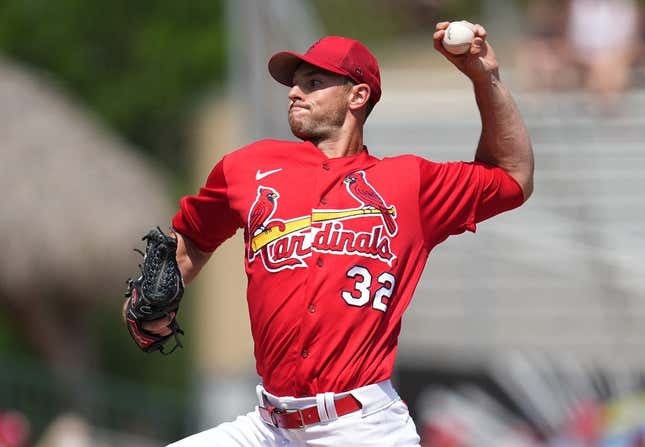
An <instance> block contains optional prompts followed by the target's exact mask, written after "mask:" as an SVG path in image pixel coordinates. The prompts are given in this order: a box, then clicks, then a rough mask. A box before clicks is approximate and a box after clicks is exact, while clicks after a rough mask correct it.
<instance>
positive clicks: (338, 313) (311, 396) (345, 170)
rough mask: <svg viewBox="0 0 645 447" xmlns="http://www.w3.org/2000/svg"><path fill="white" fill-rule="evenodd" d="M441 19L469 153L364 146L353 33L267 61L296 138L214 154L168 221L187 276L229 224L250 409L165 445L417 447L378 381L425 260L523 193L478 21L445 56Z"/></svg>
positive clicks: (370, 89) (523, 152) (370, 100)
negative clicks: (392, 153) (475, 124)
mask: <svg viewBox="0 0 645 447" xmlns="http://www.w3.org/2000/svg"><path fill="white" fill-rule="evenodd" d="M447 26H448V22H444V23H439V24H437V29H436V32H435V34H434V47H435V49H436V50H437V51H439V52H440V53H441V54H443V55H444V56H445V57H446V58H447V59H448V60H449V61H450V62H452V63H453V64H454V65H455V66H456V67H457V68H458V69H459V70H461V71H462V72H463V73H464V74H465V75H466V76H467V77H468V78H470V80H471V81H472V83H473V86H474V91H475V97H476V99H477V104H478V107H479V110H480V112H481V118H482V133H481V138H480V141H479V145H478V146H477V150H476V153H475V158H474V161H472V162H451V163H435V162H432V161H430V160H426V159H423V158H421V157H418V156H415V155H403V156H396V157H391V158H384V159H379V158H376V157H374V156H372V155H371V154H370V152H369V150H368V148H367V147H365V146H364V145H363V125H364V123H365V120H366V119H367V117H368V115H369V114H370V112H371V110H372V108H373V107H374V106H375V105H376V104H377V103H378V101H379V98H380V97H381V80H380V74H379V67H378V62H377V60H376V58H375V57H374V56H373V55H372V54H371V53H370V51H369V50H368V49H367V48H366V47H365V46H364V45H363V44H361V43H360V42H358V41H356V40H351V39H348V38H344V37H333V36H332V37H325V38H323V39H321V40H319V41H318V42H316V43H315V44H314V45H313V46H311V48H309V49H308V50H307V52H306V53H305V54H296V53H293V52H288V51H283V52H279V53H277V54H275V55H273V56H272V57H271V59H270V60H269V64H268V68H269V73H270V74H271V76H272V77H273V78H275V80H277V81H278V82H279V83H281V84H284V85H286V86H288V87H289V88H290V90H289V93H288V97H289V101H290V103H289V109H288V120H289V125H290V127H291V130H292V132H293V134H294V135H295V136H296V137H297V138H298V139H299V140H301V141H297V142H296V141H278V140H263V141H258V142H255V143H252V144H250V145H248V146H246V147H243V148H241V149H239V150H236V151H234V152H232V153H229V154H228V155H226V156H225V157H224V158H223V159H222V160H221V161H219V162H218V163H217V164H216V165H215V167H214V168H213V169H212V171H211V173H210V175H209V176H208V179H207V180H206V183H205V185H204V186H203V187H202V188H201V189H200V191H199V193H198V194H197V195H193V196H188V197H184V198H183V199H182V200H181V205H180V210H179V211H178V212H177V214H176V215H175V216H174V218H173V220H172V227H173V229H174V231H175V232H176V237H177V239H178V246H177V262H178V264H179V268H180V270H181V273H182V275H183V278H184V281H185V283H186V284H188V283H190V282H191V280H192V279H193V278H194V277H195V276H196V275H197V274H198V272H199V271H200V269H201V268H202V267H203V266H204V264H205V263H206V262H207V261H208V259H209V257H210V256H211V253H212V252H213V251H214V250H215V249H217V247H218V246H219V245H220V244H221V243H222V242H223V241H224V240H226V239H227V238H229V237H231V236H232V235H233V234H234V233H235V232H236V231H238V230H243V231H244V239H245V248H246V249H245V257H246V259H245V266H246V273H247V275H248V289H247V296H248V306H249V315H250V319H251V330H252V333H253V340H254V343H255V359H256V365H257V373H258V374H259V376H260V377H261V378H262V383H261V384H260V385H258V387H257V398H258V404H257V407H256V408H255V410H254V411H251V412H250V413H248V414H246V415H243V416H240V417H238V418H237V419H236V420H235V421H233V422H228V423H224V424H221V425H219V426H217V427H215V428H212V429H210V430H207V431H204V432H201V433H198V434H196V435H193V436H190V437H188V438H186V439H184V440H181V441H178V442H176V443H174V444H172V446H173V447H206V446H244V447H256V446H257V447H260V446H310V445H311V446H314V445H315V446H368V445H369V446H396V447H401V446H418V445H419V441H420V440H419V436H418V435H417V432H416V429H415V425H414V422H413V421H412V420H411V418H410V415H409V413H408V408H407V406H406V404H405V403H404V402H403V401H402V400H401V399H400V397H399V396H398V394H397V392H396V391H395V389H394V388H393V386H392V383H391V382H390V376H391V374H392V369H393V366H394V361H395V357H396V351H397V339H398V335H399V331H400V329H401V318H402V316H403V313H404V311H405V309H406V308H407V307H408V304H409V303H410V300H411V298H412V295H413V292H414V289H415V287H416V285H417V282H418V280H419V278H420V276H421V272H422V270H423V268H424V266H425V263H426V258H427V257H428V254H429V253H430V251H431V250H432V248H433V247H434V246H435V245H437V244H439V243H440V242H442V241H443V240H445V239H446V238H447V237H448V236H450V235H455V234H459V233H462V232H464V231H466V230H469V231H473V232H474V231H475V226H476V224H477V223H478V222H481V221H483V220H485V219H487V218H489V217H492V216H494V215H496V214H498V213H501V212H503V211H507V210H510V209H513V208H515V207H518V206H519V205H521V204H522V203H523V202H524V201H525V200H526V199H527V198H528V197H529V195H530V194H531V192H532V188H533V186H532V185H533V183H532V177H533V154H532V148H531V143H530V140H529V136H528V133H527V130H526V127H525V125H524V123H523V121H522V119H521V117H520V114H519V112H518V110H517V108H516V106H515V104H514V102H513V100H512V98H511V95H510V94H509V91H508V90H507V88H506V87H505V86H504V84H503V83H502V82H501V81H500V77H499V73H498V64H497V60H496V58H495V54H494V52H493V49H492V48H491V46H490V45H489V44H488V43H487V41H486V31H485V30H484V28H482V27H481V26H479V25H473V30H474V32H475V36H476V37H475V39H474V41H473V43H472V46H471V49H470V52H469V53H468V54H465V55H460V56H454V55H451V54H449V53H447V52H446V51H445V49H444V48H443V47H442V44H441V41H442V38H443V35H444V32H445V29H446V28H447ZM173 323H174V313H171V314H170V316H169V317H168V318H164V319H158V320H155V321H153V322H148V323H146V324H145V325H144V327H145V329H146V330H147V331H149V332H150V333H154V334H158V335H160V336H164V335H168V334H169V333H171V330H170V329H169V327H172V324H173Z"/></svg>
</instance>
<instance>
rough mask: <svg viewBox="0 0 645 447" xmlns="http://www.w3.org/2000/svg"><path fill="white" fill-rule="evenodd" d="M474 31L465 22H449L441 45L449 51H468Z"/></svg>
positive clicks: (462, 52)
mask: <svg viewBox="0 0 645 447" xmlns="http://www.w3.org/2000/svg"><path fill="white" fill-rule="evenodd" d="M474 38H475V33H474V32H473V30H472V29H471V27H470V26H469V25H468V23H467V22H465V21H463V20H462V21H461V22H451V23H450V25H448V28H446V34H444V36H443V47H444V48H445V49H446V51H448V52H449V53H452V54H455V55H459V54H464V53H466V52H468V50H469V49H470V44H471V43H472V41H473V39H474Z"/></svg>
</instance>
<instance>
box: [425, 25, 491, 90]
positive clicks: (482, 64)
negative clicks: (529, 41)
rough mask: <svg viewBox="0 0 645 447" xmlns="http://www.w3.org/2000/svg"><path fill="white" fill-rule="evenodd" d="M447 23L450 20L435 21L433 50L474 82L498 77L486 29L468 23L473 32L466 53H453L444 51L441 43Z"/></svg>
mask: <svg viewBox="0 0 645 447" xmlns="http://www.w3.org/2000/svg"><path fill="white" fill-rule="evenodd" d="M448 25H450V22H439V23H437V25H436V28H435V33H434V35H433V40H434V48H435V50H437V51H438V52H439V53H441V54H442V55H443V56H444V57H445V58H446V59H448V60H449V61H450V62H452V63H453V64H454V65H455V66H456V67H457V68H458V69H459V70H460V71H461V72H462V73H464V74H465V75H466V76H468V77H469V78H470V80H471V81H473V82H474V83H477V82H486V81H488V80H489V79H490V76H491V75H493V76H495V77H496V78H498V79H499V64H498V62H497V58H496V56H495V52H494V51H493V47H491V46H490V44H489V43H488V41H487V37H488V33H487V32H486V29H484V27H483V26H481V25H478V24H472V23H468V25H469V26H470V27H471V29H472V30H473V32H474V33H475V38H474V39H473V42H472V44H471V46H470V50H469V51H468V52H467V53H466V54H462V55H454V54H450V53H449V52H448V51H446V49H445V48H444V47H443V43H442V41H443V36H444V34H445V33H446V29H447V28H448Z"/></svg>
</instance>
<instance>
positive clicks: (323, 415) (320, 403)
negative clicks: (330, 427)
mask: <svg viewBox="0 0 645 447" xmlns="http://www.w3.org/2000/svg"><path fill="white" fill-rule="evenodd" d="M326 394H327V393H319V394H316V407H318V415H319V416H320V422H323V423H324V422H329V416H327V409H326V408H325V395H326Z"/></svg>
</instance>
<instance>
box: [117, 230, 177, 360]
mask: <svg viewBox="0 0 645 447" xmlns="http://www.w3.org/2000/svg"><path fill="white" fill-rule="evenodd" d="M142 240H145V241H146V252H145V253H143V252H142V251H141V250H138V249H135V251H138V252H139V253H141V254H142V255H143V263H142V264H140V265H139V268H140V269H141V276H139V278H137V279H132V278H130V279H128V290H127V292H126V293H125V296H126V297H127V298H129V299H128V300H127V302H126V308H125V320H126V324H127V326H128V331H130V335H131V336H132V338H133V340H134V342H135V343H136V344H137V345H138V346H139V347H140V348H141V349H143V350H144V351H145V352H154V351H160V352H161V353H162V354H170V353H171V352H173V351H174V350H175V349H176V348H177V347H181V346H182V344H181V340H179V334H183V333H184V331H182V330H181V328H180V327H179V325H178V324H177V321H176V319H175V318H173V319H172V321H171V322H170V324H169V326H168V328H169V329H170V330H171V331H172V333H171V334H169V335H165V336H164V335H157V334H153V333H151V332H149V331H146V330H145V329H144V328H143V326H142V325H143V323H144V322H146V321H152V320H158V319H160V318H169V316H170V313H171V312H174V313H175V315H176V313H177V310H178V308H179V302H180V301H181V297H182V296H183V294H184V281H183V279H182V277H181V272H180V270H179V266H178V265H177V259H176V254H177V238H176V237H173V236H168V235H166V234H164V232H163V231H161V229H160V228H159V227H157V228H155V229H153V230H150V232H149V233H148V234H146V235H145V236H144V237H143V239H142ZM171 337H174V339H175V346H174V347H173V348H172V349H171V350H170V352H165V351H164V345H165V343H166V342H167V341H168V339H170V338H171Z"/></svg>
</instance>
